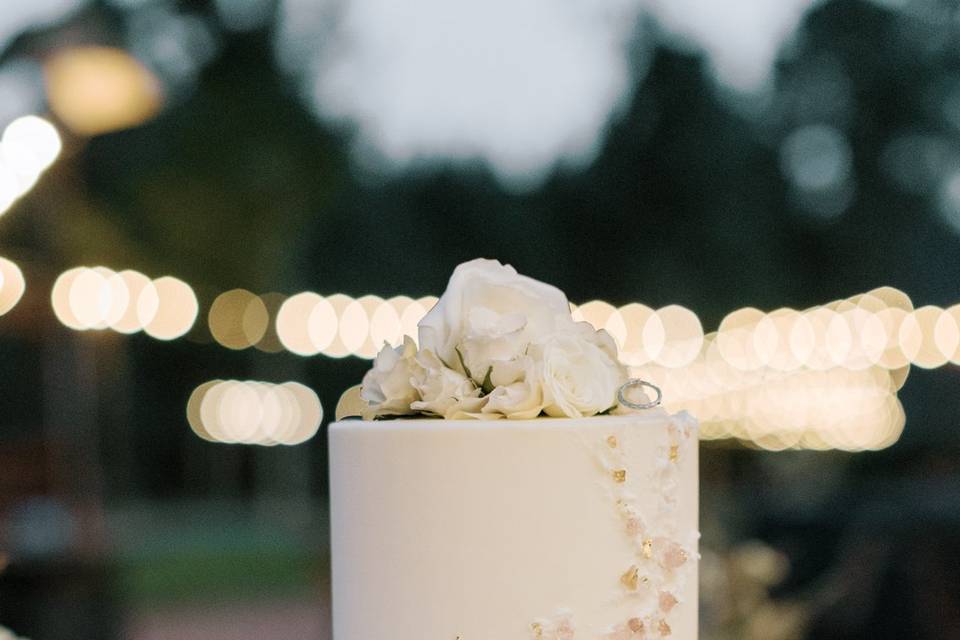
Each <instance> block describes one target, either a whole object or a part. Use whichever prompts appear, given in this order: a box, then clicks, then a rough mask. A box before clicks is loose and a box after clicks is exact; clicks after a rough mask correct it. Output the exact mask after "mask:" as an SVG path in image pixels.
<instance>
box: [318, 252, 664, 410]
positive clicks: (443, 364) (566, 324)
mask: <svg viewBox="0 0 960 640" xmlns="http://www.w3.org/2000/svg"><path fill="white" fill-rule="evenodd" d="M648 391H652V392H653V393H654V397H653V398H651V397H650V395H649V394H648V393H647V392H648ZM660 399H661V397H660V390H659V389H657V388H656V387H655V386H654V385H652V384H650V383H648V382H646V381H643V380H639V379H631V378H630V375H629V372H628V369H627V367H626V365H624V364H623V363H622V362H621V361H620V358H619V347H618V345H617V343H616V341H615V340H614V338H613V337H612V336H611V335H610V333H608V332H607V331H606V330H605V329H603V328H599V329H598V328H595V327H594V326H593V325H591V324H590V323H588V322H584V321H577V320H575V319H574V317H573V314H572V309H571V306H570V303H569V302H568V300H567V297H566V295H565V294H564V293H563V292H562V291H561V290H560V289H557V288H556V287H554V286H552V285H549V284H546V283H544V282H540V281H538V280H534V279H533V278H530V277H528V276H524V275H521V274H519V273H517V271H516V269H514V268H513V267H511V266H510V265H504V264H501V263H500V262H498V261H497V260H487V259H482V258H481V259H476V260H471V261H469V262H465V263H463V264H461V265H459V266H458V267H457V268H456V269H454V272H453V275H451V276H450V280H449V282H448V284H447V289H446V290H445V291H444V293H443V295H442V296H441V297H440V298H439V299H438V300H437V303H436V304H435V305H434V306H433V308H431V309H430V310H429V311H428V312H427V313H426V315H425V316H424V317H423V318H422V319H421V320H420V322H419V323H418V324H417V338H416V339H414V338H413V337H411V336H404V337H403V341H402V343H400V344H397V345H391V344H389V343H384V346H383V348H382V349H381V350H380V352H379V353H378V354H377V356H376V358H375V359H374V361H373V366H372V367H371V369H370V370H369V371H368V372H367V373H366V375H364V377H363V382H362V383H361V384H360V385H358V386H356V387H353V388H351V389H349V390H348V391H347V392H346V393H345V394H344V396H343V397H342V398H341V400H340V403H339V404H338V406H337V412H336V415H337V419H338V420H340V419H342V418H345V417H348V416H349V417H358V418H362V419H363V420H373V419H376V418H380V419H383V418H397V417H404V418H409V417H421V418H428V419H437V418H440V419H444V420H447V421H463V420H473V421H483V422H486V421H488V420H497V419H502V418H508V419H510V420H525V421H529V420H535V419H536V420H539V419H543V418H569V419H580V418H589V417H593V416H598V415H603V414H610V413H614V414H616V413H618V412H630V411H634V410H644V409H650V408H653V407H656V406H657V405H659V404H660Z"/></svg>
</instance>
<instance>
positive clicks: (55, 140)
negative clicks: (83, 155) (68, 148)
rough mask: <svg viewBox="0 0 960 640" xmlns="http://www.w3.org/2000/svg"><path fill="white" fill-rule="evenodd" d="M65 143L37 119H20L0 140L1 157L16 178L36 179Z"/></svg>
mask: <svg viewBox="0 0 960 640" xmlns="http://www.w3.org/2000/svg"><path fill="white" fill-rule="evenodd" d="M62 148H63V143H62V142H61V140H60V134H59V133H58V132H57V128H56V127H54V126H53V125H52V124H50V123H49V122H47V121H46V120H44V119H43V118H40V117H37V116H23V117H22V118H17V119H16V120H14V121H13V122H11V123H10V124H9V125H7V128H6V129H5V130H4V132H3V137H2V138H0V158H2V159H3V162H4V163H5V164H6V166H7V167H8V168H9V169H10V170H12V171H13V172H15V173H16V174H17V175H19V176H21V177H23V178H26V179H29V180H36V177H37V176H39V175H40V174H41V173H43V172H44V171H45V170H46V169H47V168H48V167H49V166H50V165H52V164H53V163H54V161H55V160H56V159H57V156H59V155H60V151H61V149H62Z"/></svg>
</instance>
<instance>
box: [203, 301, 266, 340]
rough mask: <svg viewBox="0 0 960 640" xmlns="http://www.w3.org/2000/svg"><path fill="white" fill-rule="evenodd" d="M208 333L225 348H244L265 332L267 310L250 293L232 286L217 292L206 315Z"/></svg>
mask: <svg viewBox="0 0 960 640" xmlns="http://www.w3.org/2000/svg"><path fill="white" fill-rule="evenodd" d="M207 319H208V323H209V327H210V335H212V336H213V339H214V340H216V341H217V342H218V343H220V344H221V345H223V346H224V347H226V348H228V349H235V350H240V349H246V348H248V347H252V346H253V345H255V344H257V343H258V342H260V340H261V338H263V336H264V334H265V333H266V332H267V326H268V325H269V323H270V314H269V313H268V312H267V307H266V305H265V304H264V303H263V300H261V299H260V297H259V296H257V295H256V294H254V293H251V292H250V291H247V290H246V289H232V290H230V291H225V292H224V293H221V294H220V295H219V296H217V297H216V299H215V300H214V301H213V304H212V305H210V312H209V313H208V315H207Z"/></svg>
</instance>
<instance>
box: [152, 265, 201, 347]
mask: <svg viewBox="0 0 960 640" xmlns="http://www.w3.org/2000/svg"><path fill="white" fill-rule="evenodd" d="M199 308H200V307H199V304H198V303H197V296H196V295H195V294H194V293H193V289H191V288H190V285H188V284H187V283H186V282H183V281H182V280H178V279H177V278H174V277H172V276H164V277H162V278H157V279H156V280H154V281H153V282H152V283H150V285H149V286H148V287H146V288H145V289H144V290H143V292H142V293H141V294H140V297H139V299H138V300H137V315H138V317H139V318H140V321H141V322H143V331H144V333H146V334H147V335H149V336H151V337H153V338H156V339H157V340H173V339H175V338H179V337H180V336H182V335H184V334H185V333H187V332H188V331H190V329H191V328H192V327H193V323H194V322H195V321H196V319H197V313H198V311H199Z"/></svg>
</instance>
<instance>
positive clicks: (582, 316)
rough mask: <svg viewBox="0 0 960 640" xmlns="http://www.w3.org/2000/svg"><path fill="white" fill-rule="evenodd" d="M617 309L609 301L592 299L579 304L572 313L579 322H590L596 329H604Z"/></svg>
mask: <svg viewBox="0 0 960 640" xmlns="http://www.w3.org/2000/svg"><path fill="white" fill-rule="evenodd" d="M616 310H617V308H616V307H614V306H613V305H612V304H610V303H609V302H604V301H603V300H591V301H590V302H584V303H583V304H581V305H580V306H578V307H577V308H576V309H575V310H574V311H573V313H572V315H573V319H574V320H576V321H577V322H589V323H590V324H592V325H593V328H594V329H602V328H603V327H604V325H606V324H607V320H608V319H609V318H610V316H611V315H613V313H614V312H615V311H616Z"/></svg>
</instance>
